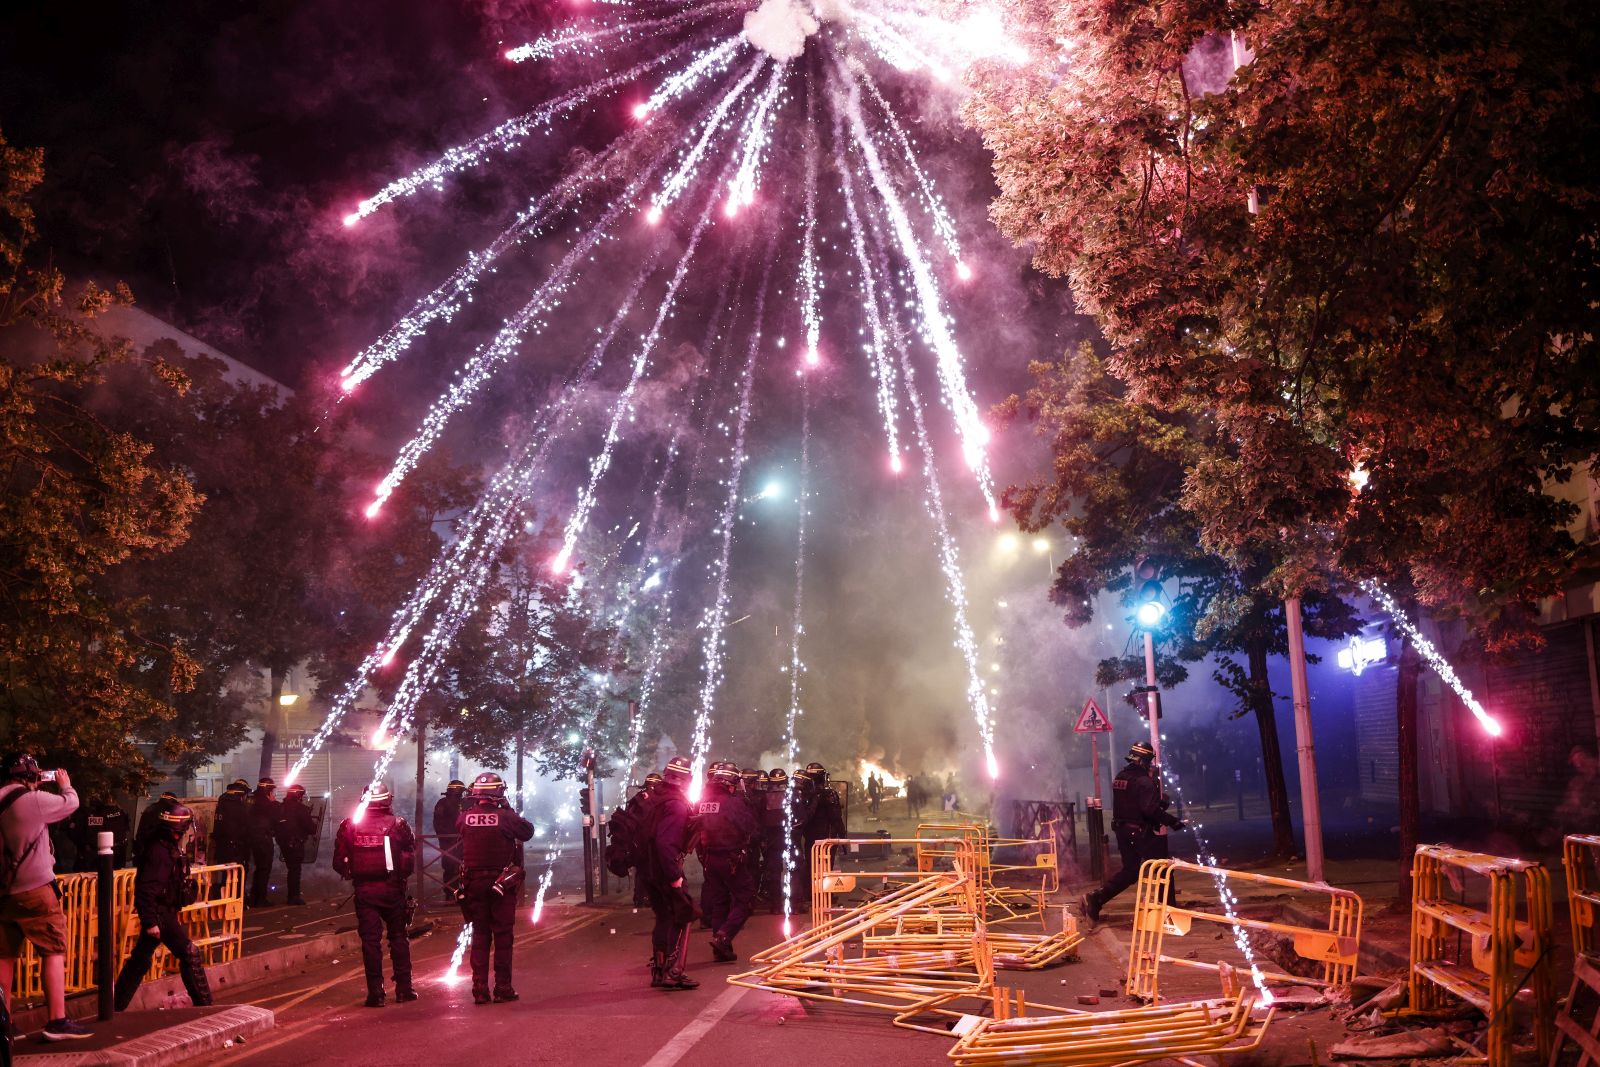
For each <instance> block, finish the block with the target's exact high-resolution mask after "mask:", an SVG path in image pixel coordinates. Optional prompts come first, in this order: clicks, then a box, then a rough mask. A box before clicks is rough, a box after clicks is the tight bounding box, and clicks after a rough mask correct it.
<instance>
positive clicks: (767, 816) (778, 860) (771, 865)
mask: <svg viewBox="0 0 1600 1067" xmlns="http://www.w3.org/2000/svg"><path fill="white" fill-rule="evenodd" d="M788 805H789V776H788V775H787V774H784V773H783V772H782V771H781V770H780V771H775V772H772V773H770V774H768V776H767V781H766V785H765V787H764V788H763V790H762V792H761V817H760V822H761V891H762V892H763V893H764V894H766V898H767V907H768V909H769V910H770V911H773V912H776V911H778V910H780V909H781V908H782V907H783V877H784V871H785V867H784V862H783V840H784V831H783V826H784V822H785V821H786V820H785V813H786V812H787V811H788ZM795 837H796V838H797V839H798V837H799V832H798V830H796V833H795Z"/></svg>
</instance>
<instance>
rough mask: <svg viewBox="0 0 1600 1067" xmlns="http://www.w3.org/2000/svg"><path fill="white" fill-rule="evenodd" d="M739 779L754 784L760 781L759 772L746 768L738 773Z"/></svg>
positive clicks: (752, 768)
mask: <svg viewBox="0 0 1600 1067" xmlns="http://www.w3.org/2000/svg"><path fill="white" fill-rule="evenodd" d="M739 777H740V778H743V779H744V780H745V781H747V782H755V781H759V780H760V779H761V772H760V771H758V770H756V769H755V768H754V767H746V768H745V769H744V770H742V771H740V772H739Z"/></svg>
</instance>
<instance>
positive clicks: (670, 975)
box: [661, 951, 700, 989]
mask: <svg viewBox="0 0 1600 1067" xmlns="http://www.w3.org/2000/svg"><path fill="white" fill-rule="evenodd" d="M683 956H684V954H683V952H681V951H680V952H675V953H673V955H672V959H671V960H669V961H668V963H667V971H666V973H665V974H663V975H662V976H661V987H662V988H663V989H699V988H700V983H699V982H696V981H695V980H694V979H693V978H690V977H689V976H688V975H687V974H685V973H683Z"/></svg>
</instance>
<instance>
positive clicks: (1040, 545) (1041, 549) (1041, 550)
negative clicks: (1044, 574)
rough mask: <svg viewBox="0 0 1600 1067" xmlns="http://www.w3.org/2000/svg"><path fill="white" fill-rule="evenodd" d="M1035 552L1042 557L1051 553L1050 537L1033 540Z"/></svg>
mask: <svg viewBox="0 0 1600 1067" xmlns="http://www.w3.org/2000/svg"><path fill="white" fill-rule="evenodd" d="M1033 550H1034V551H1035V552H1037V553H1038V554H1039V555H1041V556H1042V555H1044V554H1045V553H1046V552H1048V551H1050V539H1049V538H1048V537H1035V538H1034V539H1033Z"/></svg>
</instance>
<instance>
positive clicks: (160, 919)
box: [114, 804, 211, 1011]
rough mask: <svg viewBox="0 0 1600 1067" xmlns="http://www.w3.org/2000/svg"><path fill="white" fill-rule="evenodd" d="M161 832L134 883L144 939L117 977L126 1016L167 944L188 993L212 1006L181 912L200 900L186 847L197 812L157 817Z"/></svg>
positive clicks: (180, 809) (119, 1004) (175, 810)
mask: <svg viewBox="0 0 1600 1067" xmlns="http://www.w3.org/2000/svg"><path fill="white" fill-rule="evenodd" d="M157 818H158V819H159V820H160V824H159V828H158V829H157V830H156V831H153V832H152V833H151V835H150V839H149V840H148V841H147V842H146V843H145V847H144V850H143V852H141V853H140V855H139V869H138V873H136V874H135V875H134V879H133V908H134V911H136V912H137V913H138V915H139V939H138V940H137V941H135V942H134V943H133V951H132V952H131V953H129V955H128V959H127V961H126V962H125V963H123V965H122V970H121V971H119V972H118V973H117V982H116V986H115V992H114V997H115V1004H116V1008H117V1010H118V1011H126V1010H127V1008H128V1005H129V1004H131V1003H133V995H134V994H135V993H137V992H138V991H139V983H140V982H143V981H144V976H145V975H146V974H147V973H149V971H150V961H151V960H152V959H154V958H155V953H156V946H157V945H165V946H167V951H168V952H170V953H172V955H173V958H175V959H176V960H177V961H178V974H179V976H180V977H181V978H182V979H183V988H184V989H186V990H188V992H189V999H190V1000H191V1001H193V1002H194V1006H195V1007H197V1008H203V1007H205V1006H206V1005H208V1004H210V1003H211V984H210V982H209V981H208V980H207V979H206V968H205V963H204V961H203V960H202V959H201V956H200V947H199V946H198V945H196V944H195V943H194V942H193V941H192V940H190V939H189V934H188V931H186V930H185V929H184V928H183V923H182V922H180V921H179V919H178V912H179V911H180V910H182V909H183V907H184V906H185V905H187V904H189V903H190V901H192V900H193V899H194V893H193V890H192V889H191V888H190V885H189V857H188V855H187V854H186V853H185V851H184V848H183V838H184V835H185V834H187V833H188V832H189V828H190V827H191V826H192V825H193V824H194V813H193V812H191V811H190V810H189V809H188V808H186V807H184V806H183V805H182V804H174V805H173V806H172V807H171V808H169V809H167V810H165V811H163V812H161V814H160V815H158V816H157Z"/></svg>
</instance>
